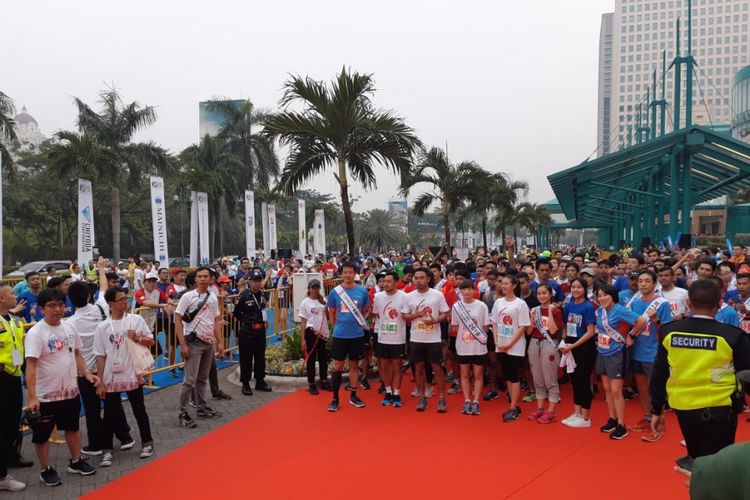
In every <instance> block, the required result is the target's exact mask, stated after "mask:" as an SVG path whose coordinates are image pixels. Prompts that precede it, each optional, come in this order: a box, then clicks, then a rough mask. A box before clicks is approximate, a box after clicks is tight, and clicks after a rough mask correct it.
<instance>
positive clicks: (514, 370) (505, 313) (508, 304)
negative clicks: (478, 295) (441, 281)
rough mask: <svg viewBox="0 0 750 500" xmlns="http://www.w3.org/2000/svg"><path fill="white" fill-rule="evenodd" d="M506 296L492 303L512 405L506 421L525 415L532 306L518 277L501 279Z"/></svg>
mask: <svg viewBox="0 0 750 500" xmlns="http://www.w3.org/2000/svg"><path fill="white" fill-rule="evenodd" d="M500 290H501V292H502V293H503V295H504V297H502V298H499V299H497V300H496V301H495V305H494V306H492V314H491V319H492V325H493V328H492V330H493V332H494V333H495V350H496V351H497V352H498V353H499V354H498V361H499V362H500V366H501V367H502V369H503V376H504V377H505V381H506V384H507V385H508V393H509V394H510V408H508V410H507V411H506V412H505V413H503V422H512V421H513V420H516V419H517V418H518V417H519V416H520V415H521V407H520V406H519V405H518V403H519V399H520V396H521V381H520V378H519V373H520V370H521V365H522V364H523V358H524V355H525V354H526V337H525V336H524V334H525V332H526V327H527V326H531V318H530V315H529V306H527V305H526V302H525V301H524V300H523V299H521V298H519V297H518V294H519V293H520V291H521V288H520V284H519V283H518V279H517V278H516V277H515V276H511V275H509V276H505V277H504V278H503V279H502V281H501V282H500Z"/></svg>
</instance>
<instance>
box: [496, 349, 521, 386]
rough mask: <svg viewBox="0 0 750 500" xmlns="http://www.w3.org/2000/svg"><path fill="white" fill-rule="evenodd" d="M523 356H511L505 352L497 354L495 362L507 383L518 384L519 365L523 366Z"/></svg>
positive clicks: (519, 378)
mask: <svg viewBox="0 0 750 500" xmlns="http://www.w3.org/2000/svg"><path fill="white" fill-rule="evenodd" d="M523 358H524V357H523V356H513V355H512V354H508V353H507V352H499V353H497V360H498V361H499V362H500V367H501V368H502V369H503V378H504V379H505V380H507V381H508V382H512V383H514V384H515V383H517V382H520V380H521V377H520V374H521V365H523Z"/></svg>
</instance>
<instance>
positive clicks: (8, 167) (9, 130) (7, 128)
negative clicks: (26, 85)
mask: <svg viewBox="0 0 750 500" xmlns="http://www.w3.org/2000/svg"><path fill="white" fill-rule="evenodd" d="M15 114H16V107H15V105H14V104H13V100H12V99H11V98H10V97H8V95H7V94H5V93H3V92H0V163H2V165H3V173H4V174H5V175H6V176H11V174H12V173H13V169H12V166H13V158H12V157H11V156H10V151H9V150H8V149H7V148H6V147H5V144H3V141H2V140H3V139H4V140H5V142H6V143H8V144H13V142H15V140H16V131H15V128H14V127H15V125H16V122H15V121H13V116H14V115H15Z"/></svg>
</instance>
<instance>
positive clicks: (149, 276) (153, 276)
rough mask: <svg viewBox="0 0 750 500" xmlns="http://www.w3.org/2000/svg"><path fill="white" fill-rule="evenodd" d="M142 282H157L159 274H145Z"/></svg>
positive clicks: (154, 272)
mask: <svg viewBox="0 0 750 500" xmlns="http://www.w3.org/2000/svg"><path fill="white" fill-rule="evenodd" d="M143 279H144V280H158V279H159V273H157V272H156V271H150V272H148V273H146V277H145V278H143Z"/></svg>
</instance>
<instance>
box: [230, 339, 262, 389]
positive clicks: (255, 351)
mask: <svg viewBox="0 0 750 500" xmlns="http://www.w3.org/2000/svg"><path fill="white" fill-rule="evenodd" d="M237 345H238V347H239V350H240V382H242V383H243V384H244V383H249V382H250V379H251V378H252V377H251V376H252V375H255V385H258V384H261V383H263V379H265V378H266V331H265V329H264V328H250V327H249V326H248V325H242V327H241V328H240V332H239V334H238V335H237Z"/></svg>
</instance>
